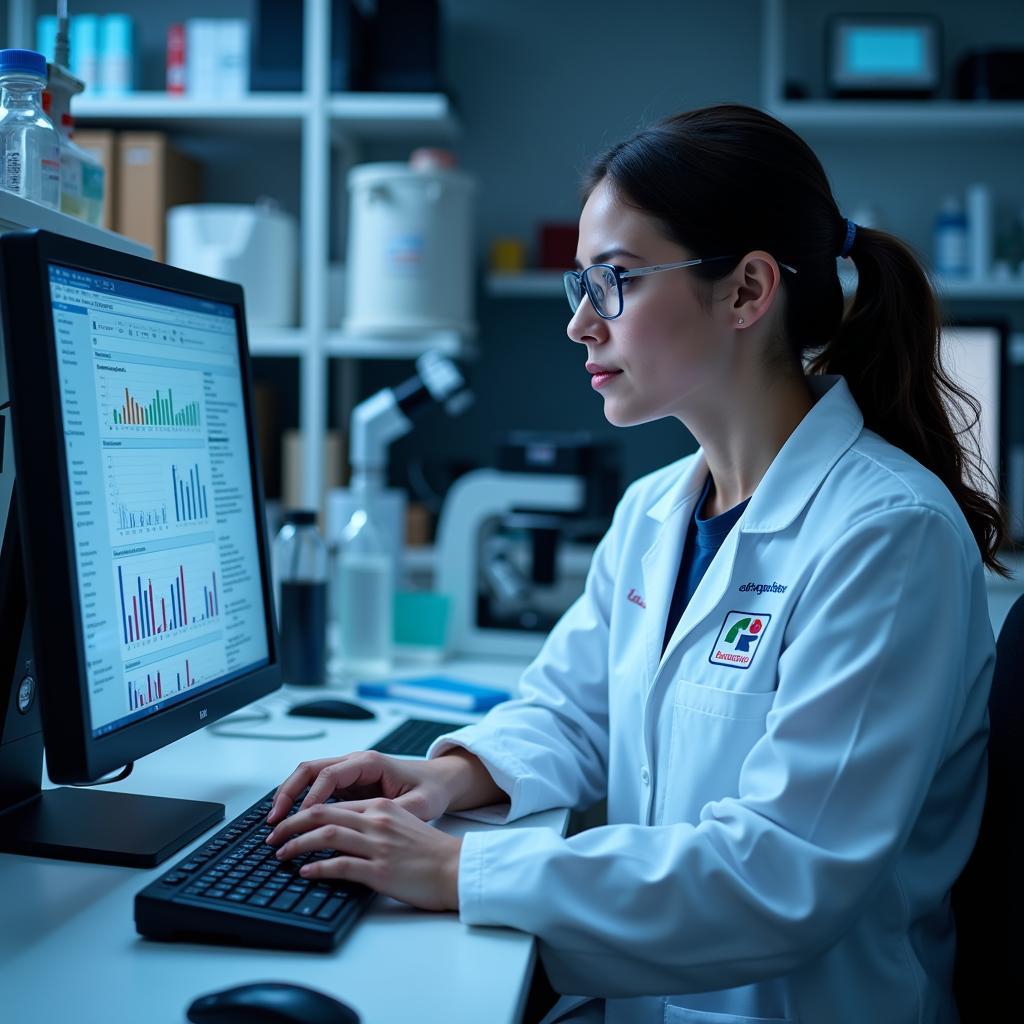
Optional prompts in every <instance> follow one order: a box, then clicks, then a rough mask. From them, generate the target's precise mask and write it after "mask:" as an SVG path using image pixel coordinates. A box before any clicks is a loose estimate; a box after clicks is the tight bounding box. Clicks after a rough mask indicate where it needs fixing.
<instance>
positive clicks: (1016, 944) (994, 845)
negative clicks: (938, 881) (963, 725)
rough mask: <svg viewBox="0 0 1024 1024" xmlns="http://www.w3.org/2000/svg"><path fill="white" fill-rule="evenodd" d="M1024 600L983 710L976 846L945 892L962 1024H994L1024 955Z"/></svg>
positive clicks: (1006, 628)
mask: <svg viewBox="0 0 1024 1024" xmlns="http://www.w3.org/2000/svg"><path fill="white" fill-rule="evenodd" d="M1022 664H1024V595H1021V596H1020V597H1018V598H1017V600H1016V601H1015V602H1014V604H1013V607H1012V608H1011V609H1010V613H1009V615H1007V617H1006V621H1005V622H1004V623H1003V627H1002V629H1001V630H1000V631H999V640H998V642H997V644H996V665H995V672H994V674H993V677H992V692H991V694H990V696H989V701H988V710H989V719H990V722H991V732H990V734H989V745H988V769H989V774H988V793H987V794H986V798H985V811H984V814H983V816H982V820H981V828H980V831H979V833H978V841H977V843H976V844H975V847H974V850H973V851H972V853H971V856H970V859H969V860H968V862H967V865H966V867H965V868H964V870H963V872H962V873H961V875H960V877H959V878H958V879H957V880H956V883H955V884H954V886H953V890H952V907H953V916H954V919H955V921H956V932H957V952H956V964H955V968H954V973H953V992H954V995H955V997H956V1001H957V1006H958V1007H959V1009H960V1019H961V1020H962V1021H963V1024H975V1022H988V1021H995V1020H1000V1019H1003V1018H1002V1014H1003V1013H1004V1012H1006V1011H1007V1010H1008V1009H1009V1007H1011V1006H1013V1005H1015V1003H1016V1002H1017V1000H1016V999H1013V1000H1011V991H1010V979H1011V973H1010V971H1011V965H1012V966H1014V967H1017V969H1020V968H1019V965H1020V962H1021V961H1020V954H1021V952H1022V949H1024V943H1022V942H1021V931H1022V928H1024V900H1022V898H1021V897H1022V889H1024V886H1022V884H1021V873H1022V871H1024V847H1022V845H1021V821H1020V806H1021V801H1020V797H1019V795H1018V794H1019V793H1020V786H1021V784H1022V783H1024V668H1022Z"/></svg>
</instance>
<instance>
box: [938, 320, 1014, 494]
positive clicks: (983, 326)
mask: <svg viewBox="0 0 1024 1024" xmlns="http://www.w3.org/2000/svg"><path fill="white" fill-rule="evenodd" d="M1007 338H1008V327H1007V325H1006V323H1005V322H1003V321H998V320H992V321H978V320H970V321H960V322H957V323H952V324H946V325H944V326H943V328H942V331H941V333H940V343H939V356H940V360H941V363H942V367H943V369H944V370H945V371H946V373H947V374H948V375H949V376H950V377H952V379H953V380H954V381H955V382H956V383H957V384H959V385H960V386H961V387H962V388H963V389H964V390H965V391H967V392H968V393H969V394H971V395H972V396H973V397H974V398H976V399H977V400H978V403H979V405H980V406H981V411H980V413H979V415H978V420H977V422H976V423H974V424H972V425H970V428H969V430H970V434H971V437H972V439H973V441H974V443H975V444H977V445H978V446H979V449H980V452H981V457H982V462H983V463H984V465H985V469H986V471H987V473H986V475H985V477H984V478H981V479H972V481H971V483H972V485H973V486H975V487H977V488H979V489H981V490H982V491H983V492H984V493H986V494H988V495H989V496H990V497H992V498H998V497H999V496H1000V495H1001V494H1005V467H1004V465H1003V452H1004V450H1005V445H1004V444H1003V434H1004V429H1005V424H1004V415H1003V411H1004V409H1005V406H1006V402H1005V396H1004V389H1005V387H1006V381H1007V379H1008V375H1007V372H1006V367H1007V359H1008V351H1007V348H1008V342H1007ZM964 411H965V412H966V413H968V415H970V410H969V409H968V410H964ZM966 426H968V424H965V423H962V422H960V420H959V418H958V417H956V416H954V427H955V428H956V429H962V428H964V427H966Z"/></svg>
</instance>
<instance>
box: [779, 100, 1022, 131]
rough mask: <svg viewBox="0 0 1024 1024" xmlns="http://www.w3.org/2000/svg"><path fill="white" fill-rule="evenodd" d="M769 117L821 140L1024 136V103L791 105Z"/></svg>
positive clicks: (825, 102)
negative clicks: (1010, 132) (851, 135)
mask: <svg viewBox="0 0 1024 1024" xmlns="http://www.w3.org/2000/svg"><path fill="white" fill-rule="evenodd" d="M768 113H770V114H772V115H773V116H774V117H777V118H778V119H779V120H780V121H784V122H785V123H786V124H788V125H789V126H790V127H791V128H793V129H794V130H796V131H802V130H813V131H814V132H815V134H816V135H819V136H820V135H823V134H830V133H832V134H836V135H839V134H845V133H847V132H850V131H855V132H856V131H860V132H863V133H865V134H870V135H872V136H878V135H886V134H894V133H898V134H899V135H901V136H910V137H913V138H922V137H925V136H928V135H934V136H943V135H944V134H945V133H946V132H952V131H955V132H956V133H957V134H958V135H964V134H970V135H985V134H989V135H992V134H998V133H1000V132H1005V131H1008V130H1014V129H1016V130H1018V131H1020V132H1021V134H1022V135H1024V103H1018V102H1012V101H1003V102H989V103H982V102H970V101H966V100H963V101H960V102H956V101H939V100H921V101H919V102H916V103H913V102H903V103H897V102H893V101H892V100H877V101H874V102H863V101H844V100H803V101H801V100H788V101H785V102H782V103H777V104H775V105H773V106H770V107H768Z"/></svg>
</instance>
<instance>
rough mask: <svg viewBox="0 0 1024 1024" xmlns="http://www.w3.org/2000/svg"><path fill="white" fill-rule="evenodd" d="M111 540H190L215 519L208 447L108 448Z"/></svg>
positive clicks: (105, 467)
mask: <svg viewBox="0 0 1024 1024" xmlns="http://www.w3.org/2000/svg"><path fill="white" fill-rule="evenodd" d="M103 470H104V474H105V476H106V486H107V498H108V500H109V502H110V516H109V522H110V538H111V541H112V542H113V543H115V544H117V543H120V542H122V541H123V540H125V539H127V538H131V537H145V536H147V535H153V534H168V535H170V536H173V535H175V534H179V535H185V534H187V533H189V532H191V533H195V532H196V528H197V527H204V528H205V527H208V526H209V523H210V519H211V496H210V494H209V491H208V481H209V479H210V469H209V456H208V454H207V451H206V449H205V447H201V446H198V447H193V448H177V447H175V448H135V447H125V448H113V449H112V448H108V449H106V450H105V451H104V454H103Z"/></svg>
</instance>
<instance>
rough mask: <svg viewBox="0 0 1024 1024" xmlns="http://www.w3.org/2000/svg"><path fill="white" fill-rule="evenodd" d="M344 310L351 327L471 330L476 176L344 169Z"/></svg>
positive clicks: (357, 330) (379, 167)
mask: <svg viewBox="0 0 1024 1024" xmlns="http://www.w3.org/2000/svg"><path fill="white" fill-rule="evenodd" d="M348 187H349V195H350V205H349V229H348V273H347V281H346V302H345V307H346V317H345V321H344V324H343V328H344V330H345V331H346V332H347V333H351V334H370V335H373V334H383V335H387V334H396V335H399V336H409V335H413V334H422V333H424V332H430V331H457V332H459V333H460V334H463V335H465V336H472V335H473V334H475V332H476V322H475V320H474V318H473V229H472V204H473V196H474V193H475V190H476V182H475V181H474V180H473V178H471V177H470V176H469V175H468V174H465V173H463V172H461V171H457V170H453V169H450V168H441V167H435V168H418V167H411V166H410V165H408V164H403V163H371V164H360V165H359V166H356V167H353V168H352V170H351V171H349V174H348Z"/></svg>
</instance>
